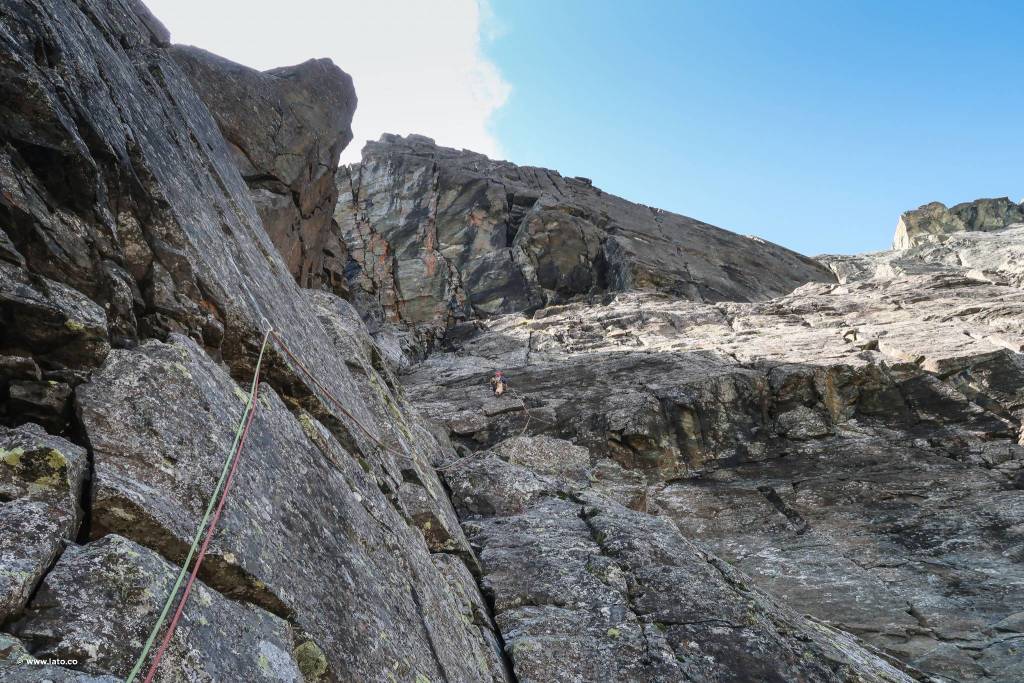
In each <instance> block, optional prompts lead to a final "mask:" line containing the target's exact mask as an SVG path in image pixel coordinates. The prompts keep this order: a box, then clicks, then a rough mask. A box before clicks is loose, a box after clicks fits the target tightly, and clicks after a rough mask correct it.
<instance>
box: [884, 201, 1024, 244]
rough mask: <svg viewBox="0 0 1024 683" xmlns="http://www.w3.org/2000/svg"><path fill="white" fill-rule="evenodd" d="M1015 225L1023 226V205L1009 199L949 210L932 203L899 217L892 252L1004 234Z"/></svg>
mask: <svg viewBox="0 0 1024 683" xmlns="http://www.w3.org/2000/svg"><path fill="white" fill-rule="evenodd" d="M1013 223H1024V204H1015V203H1014V202H1013V201H1011V200H1010V199H1009V198H1008V197H1000V198H998V199H976V200H974V201H973V202H964V203H963V204H957V205H956V206H953V207H950V208H946V205H945V204H943V203H942V202H932V203H930V204H925V205H924V206H922V207H919V208H917V209H914V210H913V211H907V212H905V213H904V214H903V215H902V216H900V220H899V223H897V224H896V234H895V235H894V236H893V240H892V248H893V249H909V248H911V247H917V246H921V245H924V244H935V243H939V244H941V243H942V242H945V241H946V239H947V238H948V237H949V236H950V235H952V234H954V233H958V232H990V231H993V230H1002V229H1003V228H1006V227H1008V226H1009V225H1011V224H1013Z"/></svg>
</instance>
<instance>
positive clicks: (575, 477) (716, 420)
mask: <svg viewBox="0 0 1024 683" xmlns="http://www.w3.org/2000/svg"><path fill="white" fill-rule="evenodd" d="M250 105H251V110H250V109H247V107H250ZM353 105H354V96H353V95H352V93H351V88H350V84H349V82H348V80H347V78H346V77H345V76H344V74H343V72H341V71H340V70H338V69H337V68H336V67H333V66H332V65H330V64H328V63H326V62H323V61H314V62H308V63H306V64H303V65H299V66H297V67H289V68H286V69H283V70H274V71H271V72H266V73H258V72H255V71H252V70H249V69H245V68H244V67H240V66H238V65H233V64H230V63H228V62H225V61H224V60H220V59H219V58H216V57H214V56H213V55H209V54H207V53H203V52H201V51H198V50H196V49H193V48H172V47H170V46H169V36H168V35H167V32H166V31H165V30H164V29H163V28H162V27H161V26H160V24H159V22H157V21H156V20H155V19H154V18H153V17H152V16H151V15H150V14H149V13H148V11H146V10H145V8H144V7H143V6H142V5H141V4H140V3H138V2H136V1H135V0H102V1H100V0H86V1H74V2H72V1H71V0H49V1H47V2H42V1H37V0H27V1H24V0H22V1H19V2H14V1H12V0H8V1H3V0H0V424H2V425H3V426H2V427H0V678H4V679H5V680H6V679H12V680H69V681H109V680H119V679H121V678H123V677H124V676H125V675H126V674H127V673H128V670H129V669H130V667H131V666H132V663H133V661H134V659H135V657H136V656H137V655H138V652H139V651H140V648H141V647H142V644H143V642H144V640H145V638H146V636H147V634H148V632H149V629H150V628H151V627H152V625H153V623H154V620H155V618H156V616H157V614H158V612H159V610H160V609H161V606H162V604H163V601H164V599H165V598H166V595H167V591H168V590H169V586H170V585H171V584H172V582H173V580H174V576H175V573H176V567H177V563H179V562H181V561H182V559H183V558H184V556H185V555H186V553H187V549H188V546H189V544H190V542H191V538H192V534H193V533H194V531H195V527H196V525H197V523H198V521H199V520H200V519H201V518H202V516H203V512H204V509H205V506H206V503H207V499H208V497H209V495H210V493H211V491H212V489H213V487H214V482H215V481H216V479H217V476H218V473H219V472H220V468H221V467H222V462H223V458H224V457H225V455H226V454H227V453H228V452H229V451H230V450H231V445H232V444H231V442H232V435H233V434H234V430H235V426H236V424H237V423H238V420H239V419H240V417H241V415H242V414H243V411H244V409H245V404H246V403H245V402H246V401H247V400H248V395H247V391H246V390H247V389H248V386H249V385H248V382H249V381H250V380H251V377H252V371H253V369H254V366H255V363H256V359H257V357H258V355H259V353H260V350H261V343H262V341H263V339H264V338H265V334H266V332H267V331H268V329H270V328H272V329H273V330H274V331H275V336H274V337H273V338H272V343H271V344H270V347H269V348H268V349H267V353H266V355H265V357H264V364H263V375H262V384H261V387H260V398H259V400H258V403H257V405H256V412H255V417H254V419H253V422H252V426H251V428H250V430H249V433H248V437H247V445H246V448H245V449H244V450H243V452H242V455H241V460H240V466H239V468H238V470H237V476H235V478H234V479H233V489H232V493H231V496H230V498H229V499H228V505H227V507H226V508H225V511H224V515H223V517H222V519H221V526H220V528H219V531H218V533H217V535H216V536H215V537H214V539H213V542H212V543H211V545H210V547H209V553H208V555H207V559H206V562H205V563H204V565H203V567H202V570H201V571H200V573H199V576H198V584H197V587H196V591H195V593H194V595H193V596H192V601H191V602H190V604H189V607H188V608H187V609H186V611H185V614H184V618H183V621H182V625H181V628H180V629H179V630H178V632H177V633H176V634H175V638H174V639H173V640H172V641H171V647H170V650H169V651H168V656H167V658H166V659H165V660H164V662H163V664H162V667H161V669H160V673H159V678H160V680H200V681H205V680H209V681H213V680H235V679H240V680H256V679H269V680H284V681H298V680H303V681H331V680H346V681H347V680H360V681H361V680H368V681H396V680H397V681H413V682H415V683H423V682H424V681H435V682H436V681H453V682H454V681H459V682H460V683H461V682H462V681H488V682H491V683H507V682H509V681H512V680H519V681H546V680H552V679H556V678H557V679H565V680H578V681H589V680H622V681H640V680H659V681H721V680H735V681H743V680H751V679H758V680H761V679H764V680H808V681H906V680H913V679H917V680H926V679H927V678H928V677H931V678H932V679H934V680H940V681H943V680H980V681H987V682H989V683H994V682H996V681H1000V682H1004V681H1015V680H1018V679H1020V678H1021V676H1022V672H1021V670H1020V657H1019V643H1020V641H1021V638H1022V634H1024V631H1022V620H1021V614H1022V610H1024V595H1022V592H1021V586H1024V576H1022V575H1021V570H1020V567H1021V566H1022V562H1021V560H1022V557H1021V548H1022V546H1021V531H1020V530H1021V528H1024V509H1022V507H1021V498H1020V496H1019V492H1020V489H1021V488H1022V487H1024V475H1022V471H1024V447H1022V446H1021V445H1020V430H1021V422H1022V417H1024V364H1022V361H1021V353H1020V352H1021V350H1022V348H1024V347H1022V344H1024V329H1022V327H1021V322H1020V321H1021V319H1022V315H1021V313H1022V309H1024V298H1022V294H1021V290H1020V289H1019V288H1018V287H1016V286H1015V285H1017V284H1019V279H1014V278H1015V275H1014V274H1015V273H1017V272H1018V271H1017V270H1015V269H1016V268H1017V266H1016V265H1015V256H1014V251H1013V249H1015V248H1016V247H1015V246H1013V245H1014V244H1015V242H1014V241H1013V239H1006V236H1008V235H1013V234H1015V233H1013V230H1016V228H1014V229H1010V230H1004V231H1002V232H989V233H977V232H974V233H967V232H965V233H962V235H961V234H958V235H955V236H952V237H949V238H948V239H947V240H945V242H944V243H943V244H937V245H928V246H927V247H925V246H922V247H916V248H914V249H910V250H905V251H904V252H901V255H900V256H899V257H896V256H893V255H866V256H863V257H856V258H854V257H850V258H845V259H843V258H838V257H836V258H829V259H827V260H826V261H825V264H823V263H818V262H815V261H812V260H810V259H806V258H804V257H801V256H799V255H797V254H793V253H792V252H788V251H786V250H784V249H781V248H779V247H776V246H774V245H770V244H767V243H764V242H762V241H759V240H756V239H752V238H744V237H739V236H736V235H732V234H731V233H727V232H725V231H721V230H719V229H717V228H713V227H712V226H709V225H706V224H703V223H700V222H699V221H695V220H692V219H688V218H684V217H682V216H676V215H673V214H668V213H664V212H659V211H657V210H654V209H650V208H648V207H641V206H637V205H634V204H630V203H628V202H626V201H624V200H621V199H618V198H615V197H611V196H609V195H606V194H604V193H602V192H601V191H600V190H597V189H595V188H593V187H592V186H591V184H590V183H589V181H586V180H585V179H580V178H575V179H566V178H562V177H561V176H559V175H558V174H556V173H554V172H551V171H545V170H543V169H533V168H519V167H516V166H513V165H512V164H508V163H505V162H495V161H491V160H488V159H486V158H485V157H482V156H480V155H475V154H473V153H470V152H456V151H453V150H446V149H443V148H438V147H436V146H435V145H433V144H432V143H430V142H429V141H428V140H426V139H424V138H419V137H410V138H405V139H401V138H394V137H386V138H385V139H384V140H383V141H382V142H380V143H374V144H371V145H370V146H369V147H368V148H367V152H366V156H365V158H364V161H363V162H362V163H361V164H359V165H356V166H354V167H350V168H348V169H345V170H344V172H342V173H340V174H339V177H337V178H335V170H334V169H335V166H336V163H337V154H338V152H340V150H341V147H343V146H344V145H345V144H346V143H347V140H348V137H349V135H350V133H349V132H348V121H349V119H350V117H351V107H352V106H353ZM335 181H337V183H338V188H339V189H338V190H335V189H334V188H335V185H334V183H335ZM335 191H338V192H339V193H340V195H341V201H340V203H339V205H338V207H337V209H336V210H335V207H334V193H335ZM332 214H333V215H334V217H335V218H336V220H337V223H338V228H337V231H335V230H334V229H333V228H332V227H331V223H330V220H329V217H330V216H331V215H332ZM978 235H983V236H984V239H993V240H995V239H1000V240H1001V241H1000V242H998V244H1000V245H1002V246H1001V247H1000V249H999V250H997V251H992V250H990V249H989V248H988V247H985V246H979V245H981V244H982V243H981V242H978V241H977V240H978V239H982V238H979V237H978ZM339 237H340V238H341V239H343V240H344V242H345V243H346V244H345V245H344V247H343V246H342V244H341V242H338V241H336V240H338V239H339ZM1014 239H1015V238H1014ZM332 240H333V241H332ZM972 240H975V241H974V242H972ZM972 244H973V245H974V246H972ZM279 252H280V253H279ZM328 252H329V253H328ZM282 254H283V256H282ZM993 254H996V255H995V256H993ZM826 264H827V265H826ZM342 272H344V275H345V281H346V283H347V284H349V285H351V286H352V290H351V292H350V293H349V292H346V290H345V286H343V285H342V284H341V282H340V279H339V274H340V273H342ZM837 279H838V280H841V284H840V283H838V282H837V281H836V280H837ZM300 285H305V286H306V287H301V286H300ZM325 290H327V291H325ZM338 294H343V295H345V297H348V298H350V299H351V300H346V299H345V298H344V297H339V296H338ZM364 319H365V320H368V321H369V323H368V324H367V323H366V322H364ZM431 346H433V347H434V350H435V352H434V354H433V355H431V356H430V357H428V358H427V359H425V360H423V361H422V362H419V363H418V364H417V365H415V366H413V367H408V363H409V357H408V356H409V355H413V354H409V353H408V352H410V351H412V352H414V354H420V355H422V354H423V353H424V352H425V350H426V349H428V348H430V347H431ZM291 354H293V355H291ZM496 367H502V368H504V369H506V370H507V371H508V372H509V375H510V379H511V390H510V391H509V392H508V393H507V394H506V395H504V396H502V397H494V396H493V395H492V394H491V393H490V392H489V390H488V387H487V384H486V378H487V375H488V374H489V373H490V371H491V370H492V369H494V368H496ZM431 418H432V419H431ZM439 473H440V476H439ZM36 658H38V659H45V660H46V663H45V664H38V665H37V664H31V663H30V660H33V659H36ZM921 672H923V673H921Z"/></svg>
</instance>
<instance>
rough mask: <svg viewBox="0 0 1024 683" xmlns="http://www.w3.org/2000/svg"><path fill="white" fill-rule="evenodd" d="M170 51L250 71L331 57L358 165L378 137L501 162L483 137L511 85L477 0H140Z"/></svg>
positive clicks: (351, 154)
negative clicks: (345, 87)
mask: <svg viewBox="0 0 1024 683" xmlns="http://www.w3.org/2000/svg"><path fill="white" fill-rule="evenodd" d="M146 4H147V5H148V6H149V8H150V9H151V10H152V11H153V13H154V14H155V15H156V16H157V17H159V18H160V20H161V21H163V22H164V24H165V25H166V26H167V28H168V29H169V30H170V31H171V39H172V40H173V41H174V42H176V43H187V44H191V45H197V46H199V47H201V48H204V49H206V50H209V51H211V52H214V53H216V54H219V55H221V56H224V57H227V58H228V59H231V60H234V61H236V62H240V63H242V64H246V65H248V66H251V67H253V68H256V69H261V70H262V69H270V68H273V67H276V66H285V65H289V64H297V63H299V62H302V61H305V60H307V59H309V58H311V57H330V58H331V59H332V60H334V62H335V63H336V64H337V65H338V66H340V67H341V68H342V69H344V70H345V71H347V72H348V73H349V74H351V75H352V78H353V80H354V81H355V86H356V94H357V95H358V96H359V107H358V109H357V110H356V115H355V119H354V121H353V124H352V128H353V132H354V133H355V139H354V140H353V142H352V144H351V145H349V147H348V149H346V150H345V153H344V154H343V156H342V160H343V161H344V162H349V161H355V160H358V158H359V150H360V149H361V148H362V146H363V143H364V142H365V141H366V140H376V139H377V138H378V137H380V135H381V133H400V134H402V135H405V134H408V133H421V134H423V135H428V136H430V137H432V138H434V139H435V140H437V142H438V144H442V145H446V146H450V147H465V148H467V149H472V150H475V151H477V152H482V153H484V154H487V155H488V156H491V157H498V158H500V157H501V154H502V152H501V146H500V144H499V143H498V140H497V139H496V138H495V136H494V134H493V133H492V132H491V131H490V129H489V123H490V119H491V116H492V115H493V114H494V112H495V111H497V110H498V109H499V108H500V107H501V106H502V105H503V104H504V103H505V100H506V99H507V98H508V95H509V92H510V86H509V84H508V83H506V82H505V80H504V79H503V78H502V76H501V73H500V72H499V71H498V68H497V67H496V66H495V65H494V64H493V63H491V62H489V61H487V59H486V58H485V57H484V55H483V52H482V50H481V40H482V39H483V36H484V35H485V32H486V36H488V37H489V36H492V35H494V32H495V31H497V30H498V27H497V26H496V24H495V22H494V18H493V14H492V13H491V12H490V9H489V6H488V5H487V3H486V0H438V1H434V2H424V1H419V0H371V1H366V0H360V1H357V2H337V1H334V2H332V1H331V0H147V2H146Z"/></svg>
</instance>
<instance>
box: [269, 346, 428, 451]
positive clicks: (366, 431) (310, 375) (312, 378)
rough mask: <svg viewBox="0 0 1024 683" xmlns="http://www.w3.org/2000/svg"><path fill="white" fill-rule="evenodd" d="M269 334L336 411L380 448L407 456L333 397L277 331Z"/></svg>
mask: <svg viewBox="0 0 1024 683" xmlns="http://www.w3.org/2000/svg"><path fill="white" fill-rule="evenodd" d="M270 334H271V336H272V337H273V338H274V341H276V342H277V344H278V346H280V347H281V350H282V351H284V352H285V354H287V355H288V357H289V358H291V360H292V362H293V363H295V365H296V366H298V368H299V369H300V370H302V372H303V373H304V374H305V375H306V377H308V378H309V380H310V381H311V382H312V383H313V384H315V385H316V386H317V387H318V388H319V389H320V391H322V392H323V393H324V395H325V396H326V397H327V399H328V400H329V401H330V402H331V403H333V404H334V407H336V408H337V409H338V411H339V412H341V414H342V415H345V416H346V417H348V419H350V420H352V422H354V423H355V425H356V426H357V427H359V429H360V430H362V432H363V433H364V434H366V436H368V437H370V440H371V441H373V442H374V443H375V444H377V446H379V447H380V448H382V449H384V450H385V451H388V452H389V453H393V454H394V455H397V456H399V457H402V458H408V457H409V455H408V454H406V453H403V452H401V451H399V450H398V449H396V448H392V447H391V446H388V445H387V444H386V443H384V442H383V441H381V440H380V439H378V438H377V436H376V435H375V434H374V433H373V432H371V431H370V430H369V429H367V428H366V427H364V426H363V424H362V423H361V422H360V421H359V420H358V419H357V418H356V416H355V415H353V414H352V413H350V412H349V411H348V409H346V408H345V406H343V405H342V404H341V401H339V400H338V399H336V398H334V395H333V394H332V393H331V392H330V391H329V390H328V389H327V387H325V386H324V385H323V384H321V383H320V380H319V379H317V377H316V375H314V374H313V373H312V372H311V371H310V370H309V368H307V367H306V366H305V364H304V363H303V362H302V361H301V360H299V359H298V357H297V356H296V355H295V354H294V353H292V352H291V349H289V348H288V345H287V344H285V343H284V340H283V339H281V337H279V336H278V334H277V332H271V333H270Z"/></svg>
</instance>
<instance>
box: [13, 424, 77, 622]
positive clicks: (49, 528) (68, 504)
mask: <svg viewBox="0 0 1024 683" xmlns="http://www.w3.org/2000/svg"><path fill="white" fill-rule="evenodd" d="M87 467H88V463H87V462H86V453H85V450H84V449H82V448H79V447H78V446H76V445H74V444H72V443H69V442H67V441H65V440H64V439H61V438H59V437H56V436H51V435H49V434H47V433H46V432H45V431H44V430H43V429H42V428H41V427H39V426H38V425H32V424H29V425H24V426H22V427H18V428H17V429H6V428H4V427H0V623H3V622H5V621H7V620H8V619H10V618H12V617H14V616H17V615H18V614H19V613H20V612H21V611H22V609H24V607H25V605H26V604H27V603H28V600H29V597H30V595H31V594H32V591H33V590H35V587H36V585H37V584H38V583H39V580H40V579H41V578H42V577H43V575H44V574H45V573H46V572H47V571H49V569H50V567H51V565H52V564H53V563H54V561H56V559H57V557H58V556H59V555H60V553H61V552H62V551H63V550H64V546H65V544H67V543H68V542H70V541H71V540H73V539H74V538H75V535H76V534H77V533H78V525H79V523H80V522H81V517H82V511H81V509H80V508H79V499H80V497H81V495H82V484H83V481H84V480H85V477H86V469H87Z"/></svg>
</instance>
